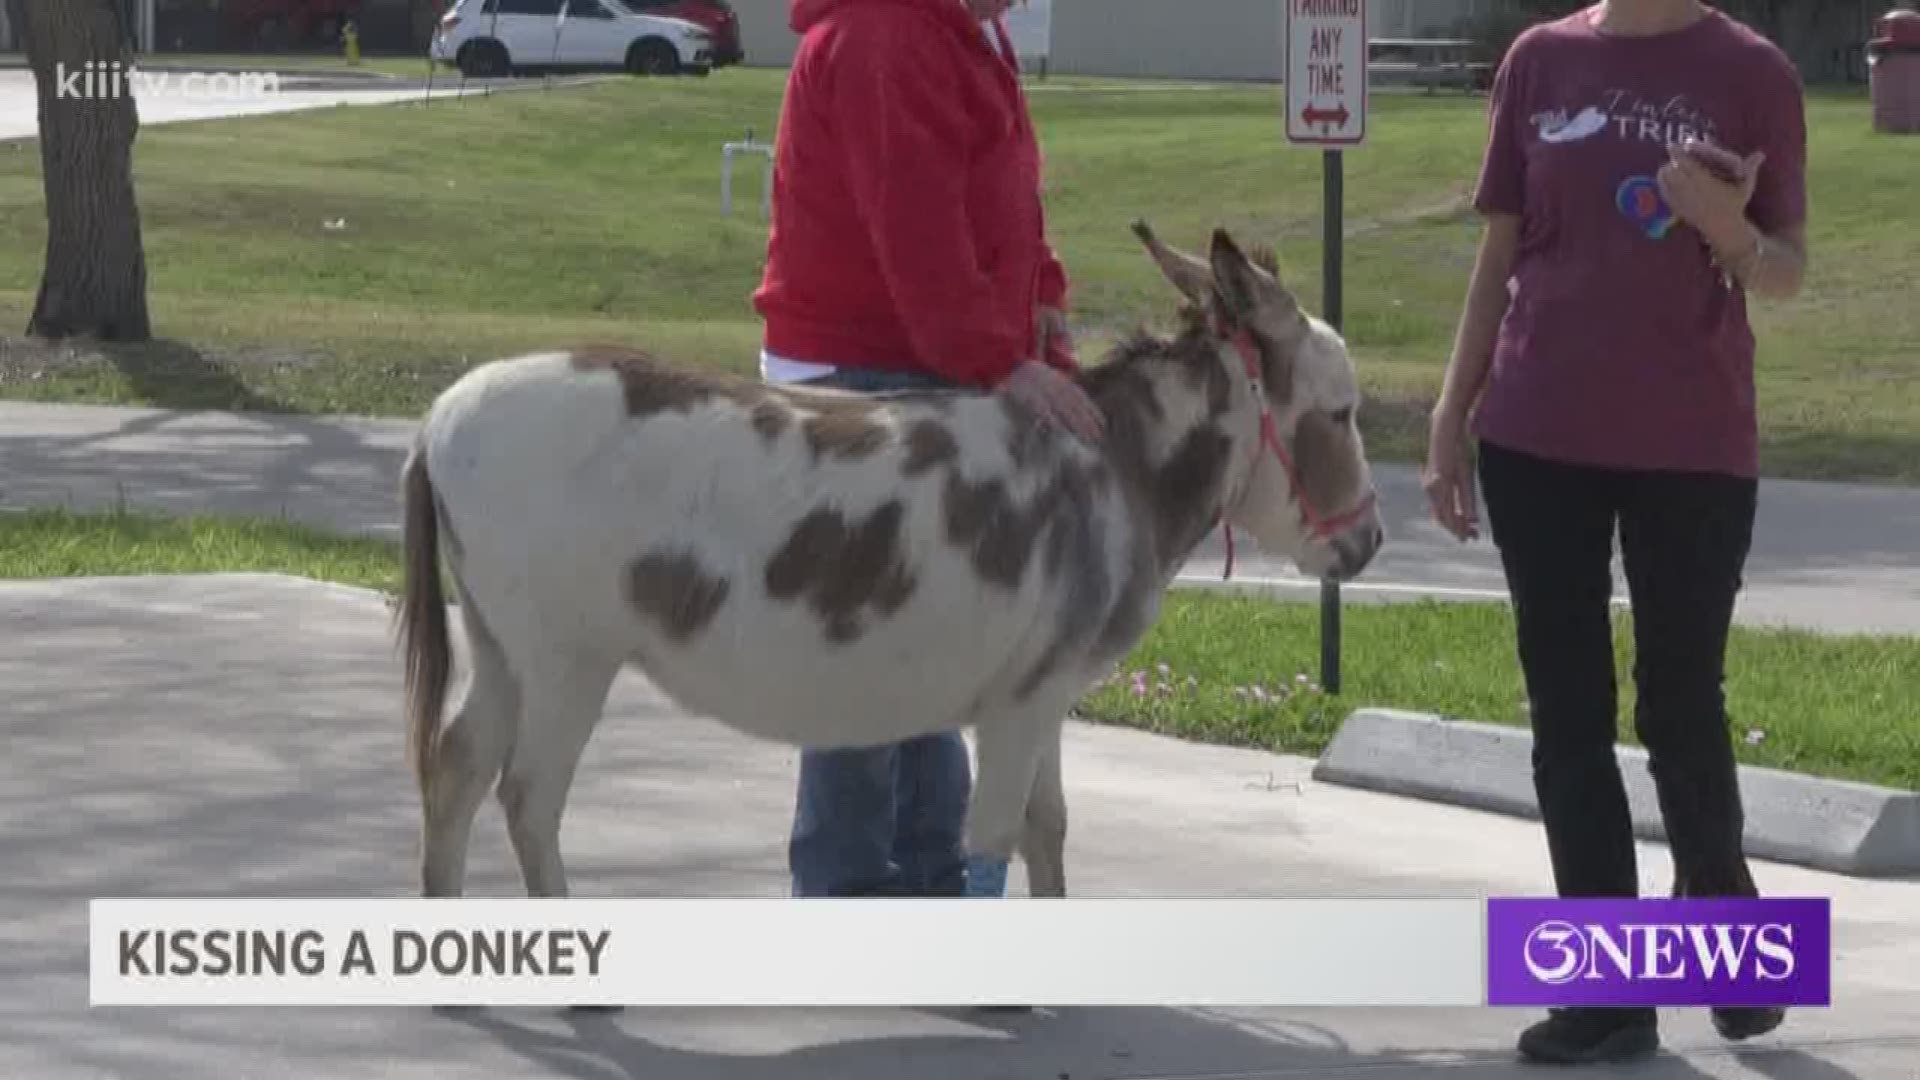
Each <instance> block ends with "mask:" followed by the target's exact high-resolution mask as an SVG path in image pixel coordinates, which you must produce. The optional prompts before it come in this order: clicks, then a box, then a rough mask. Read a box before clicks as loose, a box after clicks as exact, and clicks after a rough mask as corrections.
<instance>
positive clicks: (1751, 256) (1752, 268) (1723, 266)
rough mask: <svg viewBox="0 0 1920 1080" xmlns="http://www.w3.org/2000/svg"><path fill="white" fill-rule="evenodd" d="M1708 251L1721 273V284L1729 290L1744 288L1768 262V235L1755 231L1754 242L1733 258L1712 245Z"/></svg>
mask: <svg viewBox="0 0 1920 1080" xmlns="http://www.w3.org/2000/svg"><path fill="white" fill-rule="evenodd" d="M1708 250H1709V252H1710V253H1711V255H1712V260H1713V265H1714V267H1715V268H1716V269H1718V270H1719V271H1720V280H1721V283H1722V284H1724V285H1725V286H1726V287H1727V288H1729V289H1732V288H1736V287H1739V288H1744V287H1745V285H1746V283H1747V282H1749V281H1751V280H1753V276H1754V275H1755V274H1756V273H1758V272H1759V270H1760V267H1761V265H1762V264H1763V263H1765V262H1766V259H1767V234H1766V233H1764V232H1762V231H1760V230H1759V229H1755V230H1753V242H1752V243H1751V244H1750V245H1748V246H1747V247H1746V248H1745V249H1744V250H1742V251H1741V253H1740V254H1739V255H1737V256H1735V257H1733V258H1727V257H1726V256H1724V255H1722V254H1721V253H1720V252H1719V250H1718V249H1716V248H1714V247H1713V246H1712V245H1711V244H1709V245H1708Z"/></svg>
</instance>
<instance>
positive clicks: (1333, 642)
mask: <svg viewBox="0 0 1920 1080" xmlns="http://www.w3.org/2000/svg"><path fill="white" fill-rule="evenodd" d="M1323 160H1324V166H1323V168H1322V173H1323V176H1322V180H1321V187H1322V188H1324V189H1325V192H1326V208H1325V217H1326V236H1325V240H1324V242H1323V244H1322V247H1321V260H1320V264H1321V265H1320V278H1321V293H1322V300H1321V307H1322V308H1323V309H1324V315H1323V317H1324V318H1325V319H1326V320H1327V325H1329V326H1331V327H1333V328H1334V329H1335V330H1339V329H1340V324H1341V316H1342V311H1341V304H1342V301H1343V299H1344V298H1343V297H1342V296H1341V295H1340V285H1341V271H1342V270H1343V269H1344V268H1343V267H1342V265H1341V263H1342V258H1343V256H1344V255H1345V251H1344V250H1343V248H1344V242H1345V239H1346V229H1345V223H1344V221H1343V220H1342V219H1343V218H1344V217H1345V214H1344V213H1343V211H1344V210H1345V204H1346V190H1345V189H1346V162H1345V159H1344V158H1343V157H1342V155H1341V151H1340V150H1339V149H1338V148H1330V149H1328V150H1327V151H1326V152H1325V154H1324V159H1323ZM1320 685H1321V686H1322V687H1325V688H1326V691H1327V693H1329V694H1338V693H1339V692H1340V583H1339V582H1338V581H1336V580H1334V579H1333V578H1322V579H1320Z"/></svg>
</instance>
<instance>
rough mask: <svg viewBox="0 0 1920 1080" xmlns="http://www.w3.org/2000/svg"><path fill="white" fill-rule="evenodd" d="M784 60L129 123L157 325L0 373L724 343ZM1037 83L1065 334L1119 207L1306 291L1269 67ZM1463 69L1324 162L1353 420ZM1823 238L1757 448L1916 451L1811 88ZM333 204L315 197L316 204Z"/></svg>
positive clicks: (341, 375)
mask: <svg viewBox="0 0 1920 1080" xmlns="http://www.w3.org/2000/svg"><path fill="white" fill-rule="evenodd" d="M782 77H783V76H782V73H780V72H777V71H761V70H749V69H728V70H725V71H722V72H719V73H717V74H715V75H714V76H713V77H712V78H708V79H701V80H692V79H688V80H638V79H616V80H613V81H611V82H608V83H603V84H599V85H595V86H591V87H584V88H573V89H567V90H556V91H553V92H541V91H531V92H521V93H513V94H503V95H495V96H491V97H486V98H469V99H467V100H464V101H458V102H455V101H436V102H434V103H432V104H431V105H426V106H422V105H420V104H419V103H409V104H405V105H398V106H385V107H355V108H341V109H332V110H326V111H322V112H317V113H310V114H300V115H281V116H266V117H255V118H248V119H242V120H224V121H215V122H205V123H193V124H172V125H162V126H156V127H151V128H148V129H146V130H144V131H143V132H142V133H141V136H140V143H139V145H138V148H137V151H136V169H137V179H138V184H139V190H140V200H141V209H142V214H143V223H144V227H145V234H146V240H147V252H148V262H149V275H150V283H151V296H152V304H153V311H154V317H155V325H156V332H157V334H159V335H160V336H161V337H162V338H163V339H165V340H163V341H161V342H159V343H157V344H153V345H148V346H142V347H137V348H129V349H114V350H109V351H108V352H107V353H104V354H103V353H101V352H99V351H95V350H80V351H73V350H47V349H43V348H37V347H34V346H32V345H30V344H26V343H22V342H21V341H20V340H19V339H17V338H15V339H12V340H11V341H8V340H0V394H5V395H8V396H13V397H28V398H36V399H45V400H88V401H115V402H139V403H150V404H167V405H188V406H215V407H246V408H266V409H295V410H303V411H325V412H356V413H368V414H385V415H414V414H416V413H417V411H418V410H419V409H421V408H422V407H423V406H424V405H425V403H426V402H427V401H428V399H429V398H430V397H431V396H432V395H433V393H434V392H436V391H437V390H438V389H439V388H441V387H442V386H444V385H445V384H446V383H447V382H448V381H449V380H450V379H452V378H453V377H455V376H456V375H458V374H459V373H460V372H461V371H463V370H465V369H466V368H467V367H468V366H470V365H471V364H473V363H475V362H477V361H480V360H483V359H486V358H490V357H494V356H499V355H503V354H507V353H511V352H513V351H515V350H520V349H530V348H536V347H542V346H549V345H553V344H555V343H564V342H570V341H575V340H579V339H583V338H601V339H614V340H622V341H629V342H635V343H642V344H645V345H648V346H650V347H652V348H655V349H657V350H659V351H662V352H664V353H667V354H668V355H671V356H673V357H676V358H678V359H681V360H684V361H687V362H689V363H696V364H701V365H711V366H716V367H726V368H732V369H736V370H747V369H749V368H750V365H751V364H752V358H753V355H754V350H755V347H756V345H757V343H758V340H759V322H758V320H757V318H756V316H755V315H754V313H753V311H752V309H751V307H750V305H749V299H748V297H749V293H750V292H751V290H752V289H753V287H754V285H755V284H756V283H757V281H758V277H759V270H760V265H761V260H762V257H763V254H764V248H765V239H766V238H765V227H764V223H763V222H761V221H760V220H759V218H758V216H757V214H756V213H754V212H753V208H754V206H755V203H756V200H757V197H758V190H759V189H758V182H759V178H758V167H757V165H756V164H754V163H751V162H750V163H749V164H748V166H747V168H746V170H745V173H744V175H743V176H741V177H740V188H739V191H738V195H739V200H738V208H739V209H740V210H741V211H742V212H740V213H737V214H736V215H735V216H733V217H731V218H723V217H721V216H720V215H719V212H718V202H719V167H720V145H721V143H722V142H724V141H726V140H728V139H734V138H738V137H740V136H741V135H742V134H743V133H744V132H745V131H746V129H748V128H753V129H754V130H755V131H756V132H757V133H759V134H760V135H761V136H762V137H765V136H768V135H770V134H771V133H772V132H773V130H774V128H775V122H776V119H777V114H778V108H779V102H780V93H781V88H782ZM1033 101H1034V109H1035V112H1036V114H1037V116H1038V120H1039V123H1040V126H1041V130H1042V137H1043V139H1044V141H1045V146H1046V150H1047V153H1048V159H1049V174H1048V184H1049V192H1048V206H1049V214H1050V224H1051V230H1052V234H1053V238H1054V240H1055V242H1056V245H1057V246H1058V248H1059V249H1060V251H1061V252H1062V254H1063V256H1064V258H1065V259H1066V260H1067V261H1068V264H1069V267H1070V269H1071V271H1072V273H1073V275H1074V279H1075V282H1076V299H1075V307H1076V312H1075V318H1076V321H1077V324H1078V327H1079V329H1080V332H1081V333H1082V335H1083V338H1084V342H1085V345H1086V346H1087V349H1088V353H1089V358H1092V357H1093V356H1094V355H1096V354H1097V350H1098V349H1099V348H1100V346H1101V344H1102V343H1103V342H1104V341H1106V340H1110V338H1111V336H1112V335H1113V334H1115V333H1117V332H1120V331H1123V330H1125V329H1126V328H1128V327H1130V326H1131V325H1132V324H1134V323H1135V322H1137V321H1141V320H1145V321H1149V322H1151V321H1156V320H1159V319H1161V318H1164V317H1165V316H1166V315H1168V314H1169V313H1170V309H1171V304H1170V301H1171V299H1172V293H1171V291H1170V290H1169V289H1168V288H1167V287H1166V286H1165V285H1164V284H1163V283H1162V282H1161V280H1160V278H1159V276H1158V274H1157V273H1156V272H1155V271H1154V270H1153V268H1152V267H1151V266H1150V264H1149V263H1148V261H1147V260H1146V258H1145V257H1144V256H1143V254H1142V253H1141V251H1140V250H1139V247H1138V244H1137V242H1136V241H1135V240H1134V239H1133V237H1132V236H1131V234H1130V233H1129V232H1128V230H1127V222H1128V221H1129V220H1130V219H1131V218H1133V217H1134V216H1136V215H1144V216H1147V217H1149V218H1151V219H1152V220H1154V221H1155V222H1156V224H1157V225H1158V226H1159V227H1160V230H1161V232H1162V234H1163V235H1165V236H1167V237H1168V238H1169V239H1171V240H1174V241H1176V242H1178V243H1181V244H1185V245H1189V246H1191V245H1197V244H1200V243H1202V242H1203V241H1204V237H1205V236H1206V233H1207V231H1208V230H1209V229H1210V228H1211V226H1213V225H1214V224H1215V223H1220V224H1225V225H1227V226H1229V227H1231V228H1233V229H1235V230H1238V231H1239V232H1240V233H1241V235H1243V236H1245V237H1247V238H1249V239H1261V240H1266V241H1270V242H1273V243H1275V244H1276V245H1277V246H1278V248H1279V252H1280V255H1281V258H1282V260H1283V262H1284V266H1285V271H1286V273H1287V275H1288V276H1289V277H1290V279H1291V280H1292V281H1293V282H1294V284H1295V285H1296V286H1297V287H1298V288H1299V289H1300V291H1301V292H1302V293H1303V295H1304V296H1305V297H1306V298H1307V299H1308V301H1309V303H1310V304H1313V305H1316V306H1317V304H1318V297H1319V293H1320V284H1319V266H1320V230H1321V219H1320V213H1321V193H1320V158H1319V156H1318V155H1317V154H1315V153H1313V152H1310V151H1306V150H1300V149H1293V148H1290V147H1287V146H1286V145H1285V144H1284V143H1283V142H1282V139H1281V125H1280V118H1279V91H1278V89H1277V88H1275V87H1269V86H1244V85H1235V86H1199V87H1196V86H1193V85H1171V84H1161V85H1156V84H1139V83H1132V84H1128V83H1115V82H1111V81H1103V80H1053V81H1051V82H1049V83H1046V84H1044V85H1036V87H1035V91H1034V93H1033ZM1484 109H1485V102H1484V99H1480V98H1466V97H1460V96H1449V95H1434V96H1431V97H1429V96H1426V95H1419V94H1390V93H1382V94H1380V95H1378V96H1377V97H1376V99H1375V110H1376V115H1375V117H1374V118H1373V120H1372V121H1371V135H1370V137H1371V139H1372V142H1371V144H1370V145H1369V146H1367V147H1366V148H1364V149H1362V150H1359V151H1356V152H1353V153H1352V154H1350V155H1349V162H1348V166H1347V195H1348V204H1347V214H1348V225H1349V234H1350V236H1349V240H1348V243H1347V270H1346V275H1347V276H1346V310H1347V314H1348V318H1347V331H1348V334H1349V336H1350V338H1351V339H1352V342H1353V344H1354V347H1355V349H1356V352H1357V354H1358V356H1359V358H1360V361H1361V366H1362V377H1363V380H1364V384H1365V386H1366V387H1367V388H1368V390H1369V392H1370V396H1371V399H1372V404H1371V406H1370V407H1369V408H1367V409H1365V410H1363V418H1364V422H1365V424H1366V426H1367V428H1368V430H1369V434H1370V438H1371V439H1372V441H1373V444H1374V446H1375V448H1376V451H1377V453H1379V454H1380V455H1381V456H1382V457H1386V458H1394V457H1398V458H1402V459H1407V458H1411V457H1413V456H1414V455H1415V454H1416V453H1417V451H1418V448H1419V447H1421V446H1422V445H1423V444H1424V434H1423V431H1424V422H1423V420H1424V413H1425V411H1426V408H1427V404H1428V402H1429V400H1430V397H1431V395H1432V393H1433V391H1434V389H1435V388H1436V386H1437V385H1438V380H1439V377H1440V373H1441V370H1442V367H1443V365H1444V363H1445V359H1446V354H1447V349H1448V343H1449V341H1450V339H1451V335H1452V332H1453V327H1454V323H1455V320H1456V318H1457V315H1458V307H1459V303H1460V300H1461V297H1462V295H1463V294H1464V291H1465V287H1466V278H1467V274H1468V271H1469V268H1470V266H1471V262H1472V257H1473V250H1474V244H1475V240H1476V236H1477V231H1476V222H1475V219H1474V218H1473V216H1472V215H1471V214H1470V213H1469V211H1468V210H1467V209H1466V206H1465V200H1466V198H1467V194H1468V192H1469V191H1470V189H1471V187H1472V184H1473V181H1474V174H1475V168H1476V164H1477V160H1478V153H1479V149H1480V146H1481V144H1482V141H1483V132H1484V123H1485V121H1484ZM1810 109H1811V128H1812V144H1813V145H1812V177H1811V185H1812V195H1813V202H1814V208H1815V217H1814V225H1813V244H1814V248H1815V261H1814V269H1813V273H1812V278H1811V283H1810V286H1809V289H1808V291H1807V293H1806V295H1805V296H1804V297H1803V298H1801V299H1799V300H1797V301H1795V302H1793V303H1790V304H1784V305H1778V306H1767V307H1765V308H1764V309H1763V310H1762V311H1761V313H1760V314H1759V316H1758V319H1759V322H1760V333H1761V337H1762V341H1763V343H1764V345H1763V351H1762V357H1761V361H1760V398H1761V407H1762V410H1763V413H1764V417H1763V421H1764V431H1765V436H1764V438H1765V459H1766V461H1765V464H1766V468H1767V470H1768V471H1769V472H1770V473H1773V474H1775V475H1793V476H1819V477H1883V478H1902V479H1907V480H1915V479H1920V434H1917V433H1920V394H1916V393H1914V392H1913V391H1912V390H1911V389H1910V387H1911V386H1912V385H1913V368H1914V365H1915V362H1916V360H1920V347H1917V346H1916V345H1915V343H1916V342H1917V341H1920V305H1916V304H1914V303H1913V302H1912V296H1913V282H1914V280H1915V275H1916V273H1920V225H1916V223H1915V222H1914V219H1913V218H1912V216H1911V214H1909V213H1908V212H1907V201H1908V200H1907V196H1906V194H1905V192H1906V191H1907V190H1908V189H1910V187H1911V183H1910V181H1911V177H1912V174H1913V168H1914V164H1915V161H1916V159H1915V157H1914V145H1913V144H1912V142H1911V141H1910V140H1908V141H1901V140H1898V139H1894V138H1890V137H1884V136H1875V135H1873V134H1872V133H1871V130H1870V126H1869V122H1868V106H1867V104H1866V101H1865V99H1864V97H1863V96H1862V95H1859V94H1826V93H1820V94H1816V95H1815V96H1814V98H1813V100H1812V103H1811V105H1810ZM43 213H44V211H43V206H42V196H41V184H40V177H39V157H38V153H37V151H36V149H35V147H34V146H33V144H31V143H29V142H13V143H4V144H0V229H4V230H5V232H6V235H8V236H10V237H13V238H15V240H14V242H13V243H11V244H8V245H6V246H5V247H4V248H0V329H6V330H13V331H17V330H18V329H20V328H23V327H24V326H25V323H26V317H27V312H28V310H29V308H30V305H31V303H32V298H33V292H34V289H35V287H36V285H37V283H38V280H39V272H40V265H41V259H42V250H43V247H44V243H45V240H44V236H45V232H44V229H45V226H44V220H43ZM341 221H343V222H344V226H343V227H340V228H331V229H330V228H328V227H327V223H329V222H341Z"/></svg>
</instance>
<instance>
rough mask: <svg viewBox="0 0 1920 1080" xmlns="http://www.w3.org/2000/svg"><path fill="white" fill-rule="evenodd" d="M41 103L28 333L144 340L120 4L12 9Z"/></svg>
mask: <svg viewBox="0 0 1920 1080" xmlns="http://www.w3.org/2000/svg"><path fill="white" fill-rule="evenodd" d="M8 5H9V6H8V10H9V11H10V12H11V13H12V14H13V17H14V20H15V26H16V30H17V32H18V36H19V38H20V42H21V45H22V47H23V48H24V49H25V51H26V54H27V62H28V63H29V64H30V65H31V66H32V67H33V74H34V80H35V82H36V84H37V87H36V89H37V92H38V96H39V117H40V164H41V172H42V174H43V176H44V177H45V187H46V199H47V262H46V271H45V273H44V274H43V275H42V277H41V279H40V295H39V297H38V298H37V299H36V300H35V301H34V305H33V318H32V320H31V321H30V322H29V323H28V324H27V333H28V334H29V335H35V336H40V337H48V338H63V337H70V336H74V335H82V334H90V335H93V336H95V337H98V338H100V339H102V340H107V341H143V340H146V339H147V338H148V337H149V336H151V332H152V328H151V326H150V324H149V322H148V319H147V266H146V256H145V252H144V250H143V246H142V244H141V239H140V209H139V206H138V205H137V204H136V203H135V201H134V196H133V140H134V136H135V134H136V133H137V132H138V131H139V127H140V119H139V115H138V113H137V111H136V110H135V108H134V100H133V88H132V86H131V83H130V81H129V80H128V78H127V70H128V68H129V66H130V63H131V60H132V55H131V53H130V52H129V51H128V43H129V41H128V33H127V29H128V28H127V25H126V20H125V18H124V15H123V13H122V10H121V5H120V0H8Z"/></svg>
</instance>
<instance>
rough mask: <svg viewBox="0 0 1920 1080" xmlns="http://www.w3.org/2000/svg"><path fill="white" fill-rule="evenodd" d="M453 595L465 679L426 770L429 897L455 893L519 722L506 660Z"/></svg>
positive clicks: (516, 691) (424, 873) (424, 882)
mask: <svg viewBox="0 0 1920 1080" xmlns="http://www.w3.org/2000/svg"><path fill="white" fill-rule="evenodd" d="M454 589H455V591H456V593H457V594H458V596H459V600H460V615H461V620H462V621H463V622H464V623H465V624H466V628H467V642H468V652H469V653H470V655H471V660H470V663H471V664H472V667H473V675H472V677H471V678H470V679H469V680H468V682H467V689H466V693H465V696H464V697H463V698H462V699H461V701H460V707H459V708H458V709H457V710H455V712H454V715H453V719H452V720H451V721H450V722H449V723H448V724H447V726H446V727H445V728H443V729H442V730H441V732H440V736H439V738H438V739H437V740H436V742H435V744H434V749H433V754H432V757H431V759H430V762H429V765H428V772H427V778H428V779H427V793H426V804H425V807H424V816H425V821H424V826H425V828H424V835H423V837H422V843H421V865H420V879H421V891H422V893H423V894H424V895H426V896H429V897H454V896H459V895H460V894H461V891H462V889H463V888H464V884H465V881H466V873H467V848H468V838H469V837H470V836H471V835H472V833H473V815H474V814H475V813H476V812H477V811H478V810H479V809H480V804H481V802H483V801H484V800H485V799H486V795H487V789H488V788H489V787H491V786H492V785H493V781H494V778H495V777H497V776H499V775H500V767H501V765H502V764H503V763H504V762H505V761H506V758H507V751H508V750H509V749H510V748H511V747H512V746H513V734H514V729H515V727H516V726H517V725H518V724H519V722H520V687H519V685H518V684H517V683H516V682H515V681H514V677H513V671H512V669H511V668H510V667H509V666H508V664H507V656H506V653H505V652H504V651H502V650H501V648H500V642H499V641H498V640H497V639H496V638H495V637H494V636H493V634H492V632H491V631H490V630H488V628H487V625H486V623H485V621H484V620H483V619H482V618H481V617H480V611H479V609H478V608H476V607H475V606H474V604H473V598H472V597H471V596H469V595H468V594H467V593H466V590H465V589H464V588H462V587H461V586H460V583H459V581H458V580H456V581H455V582H454Z"/></svg>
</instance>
